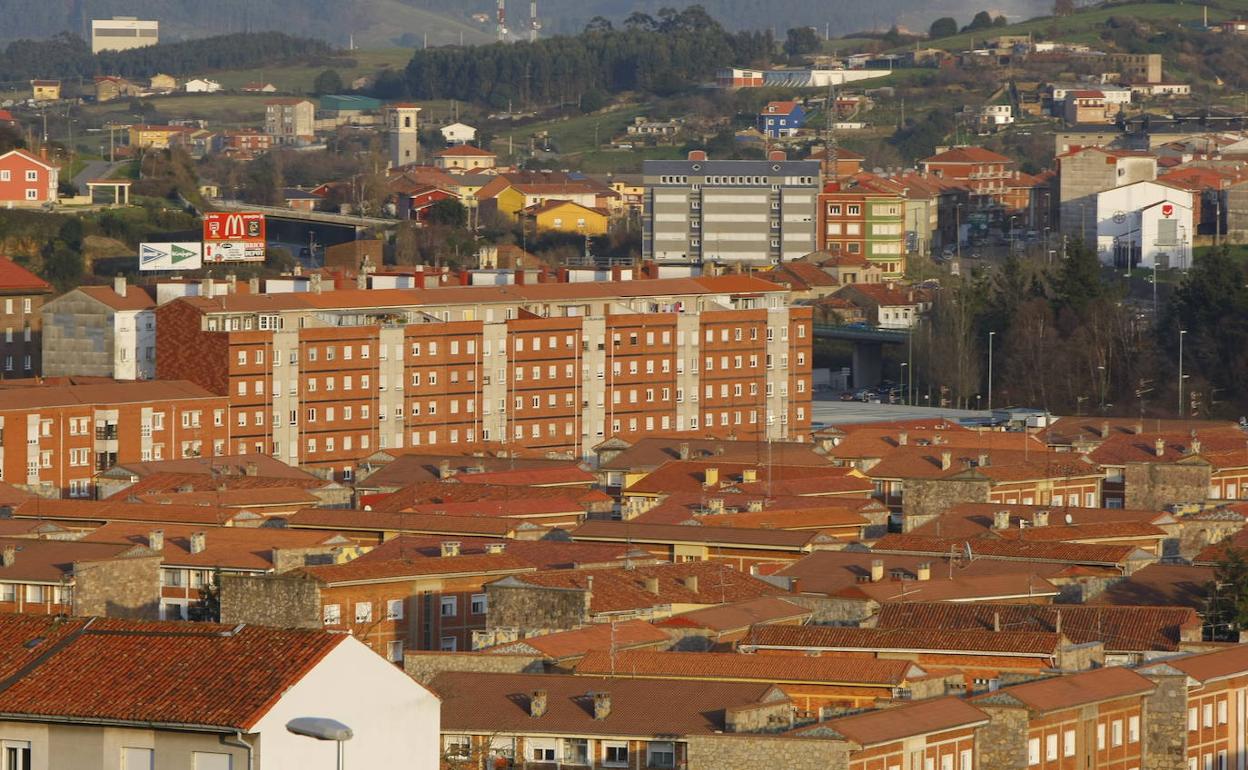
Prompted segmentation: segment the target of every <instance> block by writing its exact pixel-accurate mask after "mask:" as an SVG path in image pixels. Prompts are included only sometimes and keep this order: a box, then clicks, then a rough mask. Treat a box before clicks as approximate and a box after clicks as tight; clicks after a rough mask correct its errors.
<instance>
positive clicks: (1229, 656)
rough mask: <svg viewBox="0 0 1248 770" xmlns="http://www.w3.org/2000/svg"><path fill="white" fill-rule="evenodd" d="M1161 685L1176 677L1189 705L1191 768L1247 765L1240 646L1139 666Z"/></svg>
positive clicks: (1247, 710)
mask: <svg viewBox="0 0 1248 770" xmlns="http://www.w3.org/2000/svg"><path fill="white" fill-rule="evenodd" d="M1140 673H1142V674H1144V675H1145V676H1147V677H1149V678H1151V679H1153V680H1154V681H1156V682H1157V683H1158V687H1159V688H1161V687H1163V686H1164V683H1165V682H1166V681H1167V680H1171V681H1174V680H1177V682H1175V684H1177V685H1178V687H1180V688H1181V689H1182V692H1183V695H1184V696H1185V698H1184V700H1185V701H1186V708H1185V709H1184V710H1183V711H1182V716H1181V717H1180V718H1181V719H1182V720H1183V723H1182V725H1181V726H1179V729H1180V730H1182V731H1183V737H1184V743H1185V745H1186V751H1185V754H1186V757H1185V759H1186V767H1187V768H1188V770H1232V768H1234V769H1235V770H1238V769H1239V768H1242V767H1243V766H1244V761H1245V751H1246V749H1248V746H1246V745H1245V738H1244V734H1245V729H1248V707H1246V706H1245V693H1248V656H1246V655H1245V650H1244V649H1243V648H1241V647H1239V646H1231V647H1228V648H1225V649H1221V650H1215V651H1213V652H1207V653H1202V654H1196V655H1186V656H1183V657H1177V658H1170V659H1167V660H1165V661H1162V662H1158V663H1154V664H1152V665H1148V666H1144V667H1142V668H1140Z"/></svg>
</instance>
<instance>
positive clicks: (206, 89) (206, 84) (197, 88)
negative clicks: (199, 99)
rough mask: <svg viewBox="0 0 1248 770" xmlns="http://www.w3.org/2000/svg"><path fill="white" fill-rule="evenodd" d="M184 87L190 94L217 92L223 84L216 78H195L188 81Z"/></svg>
mask: <svg viewBox="0 0 1248 770" xmlns="http://www.w3.org/2000/svg"><path fill="white" fill-rule="evenodd" d="M183 88H184V89H185V90H186V92H187V93H188V94H215V93H216V92H217V91H220V90H221V84H220V83H218V82H217V81H215V80H207V79H204V78H195V79H194V80H188V81H186V84H185V85H184V86H183Z"/></svg>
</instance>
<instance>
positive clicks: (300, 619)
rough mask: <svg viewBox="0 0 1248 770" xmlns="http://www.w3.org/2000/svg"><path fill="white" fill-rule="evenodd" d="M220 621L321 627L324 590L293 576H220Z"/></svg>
mask: <svg viewBox="0 0 1248 770" xmlns="http://www.w3.org/2000/svg"><path fill="white" fill-rule="evenodd" d="M221 622H222V623H252V624H255V625H261V626H276V627H278V628H320V627H321V590H320V586H319V584H318V583H317V582H316V581H315V580H311V579H309V578H307V577H298V576H294V575H290V576H286V575H263V576H252V575H229V574H224V575H222V576H221Z"/></svg>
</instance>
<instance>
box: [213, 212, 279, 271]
mask: <svg viewBox="0 0 1248 770" xmlns="http://www.w3.org/2000/svg"><path fill="white" fill-rule="evenodd" d="M264 242H265V226H264V214H256V213H252V212H245V211H209V212H207V213H205V214H204V260H205V261H207V262H263V261H264V256H265V250H264Z"/></svg>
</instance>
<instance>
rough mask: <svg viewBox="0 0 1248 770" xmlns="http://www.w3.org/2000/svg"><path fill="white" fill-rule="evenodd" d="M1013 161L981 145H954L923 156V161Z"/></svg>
mask: <svg viewBox="0 0 1248 770" xmlns="http://www.w3.org/2000/svg"><path fill="white" fill-rule="evenodd" d="M1013 162H1014V161H1012V160H1010V159H1009V158H1007V157H1005V156H1004V155H1001V154H1000V153H996V152H993V151H992V150H988V149H984V148H983V147H954V148H952V149H949V150H945V151H944V152H941V153H937V154H935V155H933V156H932V157H930V158H924V159H923V163H925V164H926V163H1013Z"/></svg>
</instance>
